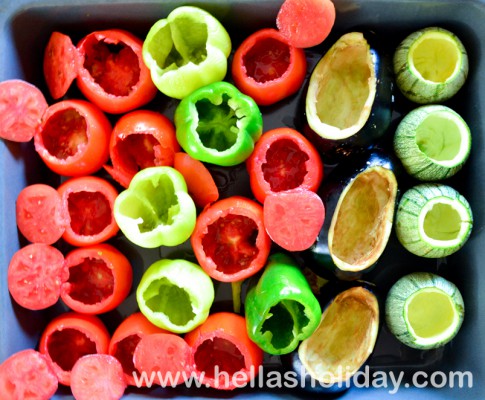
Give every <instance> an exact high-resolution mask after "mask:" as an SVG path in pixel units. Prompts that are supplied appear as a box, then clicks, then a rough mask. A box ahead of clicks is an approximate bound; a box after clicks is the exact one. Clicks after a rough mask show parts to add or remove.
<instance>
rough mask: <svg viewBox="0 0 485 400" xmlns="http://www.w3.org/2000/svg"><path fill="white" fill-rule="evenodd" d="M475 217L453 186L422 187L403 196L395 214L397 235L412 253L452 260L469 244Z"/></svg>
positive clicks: (424, 184) (430, 184)
mask: <svg viewBox="0 0 485 400" xmlns="http://www.w3.org/2000/svg"><path fill="white" fill-rule="evenodd" d="M472 227H473V215H472V210H471V208H470V204H469V203H468V201H467V200H466V199H465V198H464V197H463V196H462V195H461V194H460V193H458V192H457V191H456V190H455V189H453V188H452V187H450V186H447V185H443V184H438V183H423V184H420V185H417V186H415V187H413V188H411V189H409V190H408V191H407V192H406V193H404V194H403V196H402V198H401V200H400V202H399V205H398V208H397V212H396V234H397V238H398V239H399V241H400V242H401V244H402V245H403V246H404V247H405V248H406V249H407V250H408V251H409V252H411V253H413V254H415V255H417V256H420V257H426V258H440V257H446V256H449V255H451V254H453V253H455V252H457V251H458V250H460V249H461V248H462V247H463V245H464V244H465V243H466V241H467V240H468V238H469V236H470V234H471V231H472Z"/></svg>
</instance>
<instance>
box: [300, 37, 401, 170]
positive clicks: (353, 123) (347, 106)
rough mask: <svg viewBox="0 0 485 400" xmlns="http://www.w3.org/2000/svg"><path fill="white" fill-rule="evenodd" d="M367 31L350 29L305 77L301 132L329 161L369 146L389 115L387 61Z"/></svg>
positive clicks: (389, 66)
mask: <svg viewBox="0 0 485 400" xmlns="http://www.w3.org/2000/svg"><path fill="white" fill-rule="evenodd" d="M373 36H374V35H373V34H372V33H366V34H364V33H361V32H350V33H347V34H345V35H343V36H342V37H340V39H338V40H337V42H336V43H335V44H334V45H333V46H332V47H331V48H330V50H329V51H328V52H327V53H326V54H325V55H324V56H323V57H322V58H321V59H320V61H319V62H318V63H317V65H316V66H315V68H314V70H313V71H312V74H311V76H310V80H309V84H308V90H307V95H306V99H305V113H306V120H307V124H305V126H304V128H303V131H304V133H305V135H306V136H307V137H308V138H309V140H311V141H312V142H313V143H314V145H315V146H316V147H317V148H318V149H319V150H320V151H321V153H322V157H323V160H324V162H325V163H328V164H334V163H337V162H339V161H341V160H342V159H343V158H344V157H346V156H348V155H349V154H351V153H354V152H355V151H360V150H362V149H366V148H369V147H371V146H372V145H373V144H374V143H375V142H376V141H377V140H378V139H379V138H381V137H382V136H383V135H384V133H385V132H386V131H387V130H388V127H389V125H390V123H391V116H392V102H393V95H392V92H393V80H392V77H393V75H392V63H391V59H390V57H389V56H388V55H386V54H384V53H383V52H381V51H378V50H377V49H376V48H375V46H373V45H372V44H371V42H375V41H376V40H375V38H374V37H373Z"/></svg>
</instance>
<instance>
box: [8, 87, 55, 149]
mask: <svg viewBox="0 0 485 400" xmlns="http://www.w3.org/2000/svg"><path fill="white" fill-rule="evenodd" d="M45 110H47V101H46V100H45V97H44V95H43V94H42V92H41V91H40V90H39V89H37V87H35V86H34V85H31V84H30V83H28V82H25V81H22V80H20V79H12V80H7V81H3V82H0V138H3V139H7V140H12V141H14V142H28V141H29V140H30V139H32V138H33V137H34V133H35V131H36V129H37V128H38V126H39V125H40V122H41V120H42V116H43V115H44V112H45Z"/></svg>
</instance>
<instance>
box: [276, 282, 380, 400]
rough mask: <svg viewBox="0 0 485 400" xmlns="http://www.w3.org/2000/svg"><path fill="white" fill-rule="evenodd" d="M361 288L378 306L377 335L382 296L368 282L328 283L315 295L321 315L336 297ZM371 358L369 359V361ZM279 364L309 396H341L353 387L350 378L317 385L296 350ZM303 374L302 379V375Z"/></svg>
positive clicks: (286, 355) (363, 366) (282, 358)
mask: <svg viewBox="0 0 485 400" xmlns="http://www.w3.org/2000/svg"><path fill="white" fill-rule="evenodd" d="M358 286H361V287H363V288H365V289H367V290H368V291H369V292H371V293H372V294H374V295H375V296H376V298H377V301H378V304H379V316H380V317H379V321H378V323H379V333H380V332H381V329H382V320H383V319H382V318H381V316H382V315H383V314H382V312H383V302H382V295H381V293H380V292H379V290H378V288H377V287H376V285H375V284H374V283H372V282H368V281H363V280H356V281H352V282H350V281H338V280H332V281H330V282H328V283H327V284H326V285H325V289H324V290H322V291H321V293H320V294H318V295H317V299H318V301H319V303H320V306H321V308H322V313H323V312H324V311H325V310H326V309H327V307H329V306H330V304H331V303H332V301H333V299H334V298H335V297H337V295H339V294H340V293H342V292H344V291H346V290H348V289H350V288H353V287H358ZM378 339H379V334H378V337H377V340H378ZM371 357H372V356H370V357H369V359H370V358H371ZM369 359H367V361H366V362H365V363H364V364H363V365H362V367H361V368H360V370H363V369H364V368H365V366H366V365H367V364H368V362H369ZM281 364H282V366H283V368H284V369H285V370H286V371H293V372H294V374H295V375H296V376H295V378H296V379H297V381H298V382H300V383H301V382H303V383H304V385H303V386H299V387H298V389H299V390H301V391H303V392H306V393H309V394H327V395H331V394H335V395H338V394H342V392H344V391H347V390H348V389H350V388H352V387H353V379H352V378H350V379H349V380H348V381H345V382H339V383H335V384H333V385H331V386H328V385H322V384H319V382H318V381H316V380H315V379H312V378H311V376H310V375H309V373H308V372H307V371H306V369H305V367H304V366H303V364H302V362H301V360H300V356H299V355H298V349H296V350H295V351H293V352H291V353H289V354H285V355H283V356H281ZM303 374H304V378H303V377H302V375H303ZM331 398H333V397H331Z"/></svg>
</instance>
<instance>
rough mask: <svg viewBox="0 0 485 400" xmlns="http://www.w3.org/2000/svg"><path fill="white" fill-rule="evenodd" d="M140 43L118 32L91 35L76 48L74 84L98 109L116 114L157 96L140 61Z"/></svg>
mask: <svg viewBox="0 0 485 400" xmlns="http://www.w3.org/2000/svg"><path fill="white" fill-rule="evenodd" d="M142 47H143V41H142V40H141V39H139V38H137V37H136V36H134V35H132V34H131V33H129V32H126V31H123V30H120V29H111V30H105V31H97V32H92V33H90V34H89V35H87V36H85V37H84V38H83V39H82V40H81V41H80V42H79V44H78V45H77V49H78V51H79V54H80V57H81V65H82V66H81V68H80V69H79V73H78V77H77V85H78V87H79V89H80V90H81V92H82V93H83V94H84V95H85V96H86V97H87V98H88V99H89V100H91V101H92V102H93V103H94V104H96V105H98V106H99V108H101V109H102V110H104V111H106V112H108V113H112V114H120V113H124V112H127V111H131V110H134V109H135V108H138V107H141V106H143V105H145V104H147V103H148V102H150V101H151V100H152V99H153V98H154V97H155V95H156V93H157V88H156V87H155V85H154V84H153V82H152V78H151V76H150V70H149V69H148V68H147V67H146V65H145V63H144V62H143V58H142Z"/></svg>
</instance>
